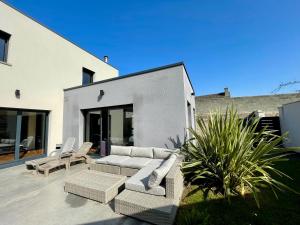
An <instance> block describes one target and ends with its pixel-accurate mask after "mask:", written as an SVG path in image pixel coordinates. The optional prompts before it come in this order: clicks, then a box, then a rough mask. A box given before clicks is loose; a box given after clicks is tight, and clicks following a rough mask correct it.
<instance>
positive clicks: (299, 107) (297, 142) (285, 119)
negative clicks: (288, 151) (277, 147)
mask: <svg viewBox="0 0 300 225" xmlns="http://www.w3.org/2000/svg"><path fill="white" fill-rule="evenodd" d="M279 117H280V124H281V131H282V133H286V132H288V138H287V140H286V141H285V143H284V145H285V146H286V147H300V101H297V102H292V103H288V104H284V105H282V107H280V108H279Z"/></svg>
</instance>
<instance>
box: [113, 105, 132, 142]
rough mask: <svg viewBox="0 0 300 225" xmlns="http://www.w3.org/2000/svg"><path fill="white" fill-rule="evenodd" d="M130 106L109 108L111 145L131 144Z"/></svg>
mask: <svg viewBox="0 0 300 225" xmlns="http://www.w3.org/2000/svg"><path fill="white" fill-rule="evenodd" d="M132 117H133V111H132V108H123V109H111V110H109V138H110V143H111V144H112V145H126V146H131V145H133V126H132Z"/></svg>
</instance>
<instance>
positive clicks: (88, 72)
mask: <svg viewBox="0 0 300 225" xmlns="http://www.w3.org/2000/svg"><path fill="white" fill-rule="evenodd" d="M85 74H88V75H89V77H90V79H89V83H87V84H86V83H84V75H85ZM94 74H95V72H94V71H92V70H89V69H87V68H85V67H83V68H82V86H86V85H89V84H92V83H93V82H94Z"/></svg>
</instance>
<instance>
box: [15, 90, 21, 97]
mask: <svg viewBox="0 0 300 225" xmlns="http://www.w3.org/2000/svg"><path fill="white" fill-rule="evenodd" d="M15 96H16V98H20V97H21V92H20V90H19V89H16V90H15Z"/></svg>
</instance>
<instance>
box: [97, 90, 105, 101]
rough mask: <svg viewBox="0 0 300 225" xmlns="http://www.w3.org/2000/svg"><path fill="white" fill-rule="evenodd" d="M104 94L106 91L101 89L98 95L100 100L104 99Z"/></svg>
mask: <svg viewBox="0 0 300 225" xmlns="http://www.w3.org/2000/svg"><path fill="white" fill-rule="evenodd" d="M103 95H104V91H103V90H100V93H99V96H98V102H99V101H100V100H101V99H102V97H103Z"/></svg>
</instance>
